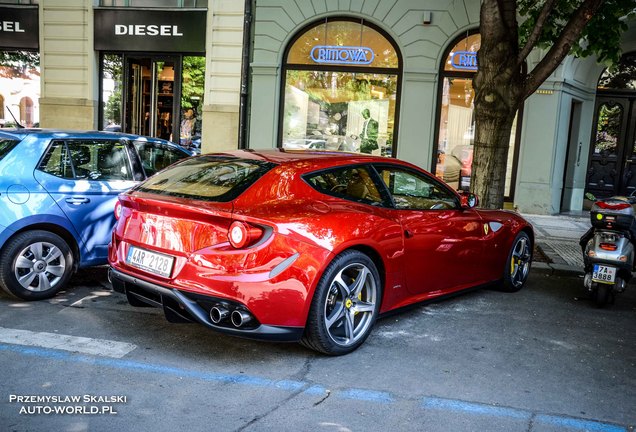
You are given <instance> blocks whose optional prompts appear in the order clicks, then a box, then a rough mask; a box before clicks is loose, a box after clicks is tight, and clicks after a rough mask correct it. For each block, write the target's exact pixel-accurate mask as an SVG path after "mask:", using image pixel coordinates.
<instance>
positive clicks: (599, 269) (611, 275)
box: [592, 264, 616, 284]
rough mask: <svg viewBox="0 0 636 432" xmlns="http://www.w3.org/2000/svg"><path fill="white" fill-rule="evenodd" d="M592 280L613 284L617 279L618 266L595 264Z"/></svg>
mask: <svg viewBox="0 0 636 432" xmlns="http://www.w3.org/2000/svg"><path fill="white" fill-rule="evenodd" d="M592 280H593V281H594V282H600V283H606V284H611V283H614V281H615V280H616V267H608V266H604V265H600V264H594V271H592Z"/></svg>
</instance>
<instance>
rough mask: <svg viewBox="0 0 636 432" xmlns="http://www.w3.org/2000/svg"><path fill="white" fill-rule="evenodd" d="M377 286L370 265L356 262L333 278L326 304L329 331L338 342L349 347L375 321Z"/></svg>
mask: <svg viewBox="0 0 636 432" xmlns="http://www.w3.org/2000/svg"><path fill="white" fill-rule="evenodd" d="M377 301H378V287H377V285H376V281H375V278H374V277H373V275H372V273H371V271H370V270H369V268H368V267H367V266H365V265H364V264H361V263H353V264H349V265H348V266H346V267H344V268H342V269H341V270H340V271H339V272H338V273H337V274H336V276H335V277H334V278H333V280H332V282H331V285H330V287H329V291H328V294H327V297H326V299H325V305H324V312H323V313H324V322H325V327H326V330H327V334H328V335H329V337H330V338H331V340H332V341H333V342H334V343H336V344H337V345H340V346H343V347H347V346H351V345H354V344H356V343H357V342H358V341H359V340H360V339H361V338H363V337H366V335H367V331H368V329H369V327H370V326H371V325H372V324H373V321H374V318H375V317H374V314H375V311H376V302H377Z"/></svg>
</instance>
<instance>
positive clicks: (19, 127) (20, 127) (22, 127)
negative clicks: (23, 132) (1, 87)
mask: <svg viewBox="0 0 636 432" xmlns="http://www.w3.org/2000/svg"><path fill="white" fill-rule="evenodd" d="M7 110H8V111H9V114H11V117H13V120H14V121H15V124H16V126H17V127H18V129H24V126H22V124H20V122H19V121H18V119H17V118H15V116H14V115H13V113H12V112H11V108H9V107H7Z"/></svg>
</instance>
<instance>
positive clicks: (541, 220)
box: [523, 211, 591, 274]
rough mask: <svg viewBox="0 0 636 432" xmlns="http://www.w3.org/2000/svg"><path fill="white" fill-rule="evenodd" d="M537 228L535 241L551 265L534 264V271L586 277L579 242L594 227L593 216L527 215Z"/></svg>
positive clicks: (535, 228) (579, 213)
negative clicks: (591, 221) (592, 225)
mask: <svg viewBox="0 0 636 432" xmlns="http://www.w3.org/2000/svg"><path fill="white" fill-rule="evenodd" d="M523 217H524V218H526V219H527V220H528V221H529V222H530V223H531V224H532V226H533V227H534V233H535V242H536V244H537V246H538V247H539V248H540V249H541V250H542V251H543V253H544V254H545V255H546V256H547V257H548V258H549V259H550V260H551V261H552V262H551V263H543V262H537V261H535V262H533V263H532V268H533V269H537V270H544V271H549V272H559V273H569V274H583V255H582V254H581V247H580V246H579V239H580V238H581V236H582V235H583V234H585V232H586V231H587V230H588V229H589V228H590V226H591V223H590V213H589V212H588V211H582V212H577V213H567V214H559V215H554V216H545V215H532V214H524V215H523Z"/></svg>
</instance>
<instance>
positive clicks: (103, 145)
mask: <svg viewBox="0 0 636 432" xmlns="http://www.w3.org/2000/svg"><path fill="white" fill-rule="evenodd" d="M39 169H40V170H41V171H44V172H46V173H48V174H51V175H54V176H56V177H60V178H65V179H75V180H132V169H131V167H130V160H129V158H128V152H127V150H126V147H125V145H124V144H123V143H120V142H119V141H112V140H67V141H66V142H65V141H55V142H54V143H53V144H52V145H51V147H50V148H49V151H48V152H47V154H46V155H45V156H44V158H43V159H42V162H40V166H39Z"/></svg>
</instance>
